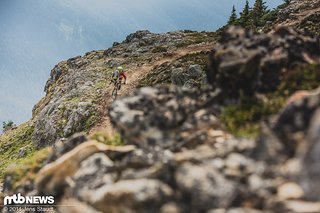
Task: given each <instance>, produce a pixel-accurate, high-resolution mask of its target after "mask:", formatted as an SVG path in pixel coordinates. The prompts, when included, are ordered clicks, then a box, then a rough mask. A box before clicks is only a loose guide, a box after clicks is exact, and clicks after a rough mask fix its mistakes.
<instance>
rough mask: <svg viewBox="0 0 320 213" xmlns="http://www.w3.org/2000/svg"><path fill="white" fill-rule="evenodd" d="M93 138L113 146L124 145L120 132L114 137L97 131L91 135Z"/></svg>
mask: <svg viewBox="0 0 320 213" xmlns="http://www.w3.org/2000/svg"><path fill="white" fill-rule="evenodd" d="M91 139H93V140H96V141H98V142H100V143H104V144H107V145H112V146H122V145H124V141H123V140H122V138H121V136H120V134H119V133H116V134H115V135H114V136H113V137H110V136H108V135H107V134H105V133H104V132H96V133H95V134H94V135H93V136H91Z"/></svg>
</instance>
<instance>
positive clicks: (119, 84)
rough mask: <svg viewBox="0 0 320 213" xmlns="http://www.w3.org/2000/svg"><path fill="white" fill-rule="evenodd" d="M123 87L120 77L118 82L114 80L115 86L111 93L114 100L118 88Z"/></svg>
mask: <svg viewBox="0 0 320 213" xmlns="http://www.w3.org/2000/svg"><path fill="white" fill-rule="evenodd" d="M120 88H121V80H120V79H118V80H117V81H116V82H114V87H113V90H112V93H111V97H112V99H113V100H115V99H116V98H117V95H118V90H119V89H120Z"/></svg>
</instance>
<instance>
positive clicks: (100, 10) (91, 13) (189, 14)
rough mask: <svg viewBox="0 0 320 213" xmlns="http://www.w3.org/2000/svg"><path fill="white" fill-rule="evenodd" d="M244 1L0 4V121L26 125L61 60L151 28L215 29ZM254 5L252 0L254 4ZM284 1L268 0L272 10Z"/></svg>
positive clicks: (23, 0)
mask: <svg viewBox="0 0 320 213" xmlns="http://www.w3.org/2000/svg"><path fill="white" fill-rule="evenodd" d="M244 2H245V0H117V1H114V0H28V1H27V0H0V122H1V121H5V120H9V119H11V120H13V121H14V122H16V123H21V122H23V121H26V120H28V119H29V118H30V117H31V110H32V107H33V106H34V105H35V104H36V103H37V101H38V100H40V98H41V97H43V96H44V93H43V88H44V85H45V82H46V80H47V79H48V77H49V74H50V70H51V69H52V68H53V67H54V65H55V64H57V63H58V62H59V61H61V60H65V59H68V58H70V57H73V56H77V55H83V54H84V53H85V52H88V51H91V50H95V49H105V48H107V47H110V46H111V44H112V43H113V42H114V41H122V40H123V39H124V38H125V36H126V35H127V34H129V33H131V32H134V31H136V30H141V29H148V30H150V31H152V32H167V31H172V30H178V29H191V30H199V31H202V30H207V31H212V30H215V29H217V28H218V27H220V26H222V25H223V24H224V23H226V21H227V19H228V16H229V15H230V11H231V8H232V5H235V6H236V8H237V9H238V10H239V9H240V8H242V6H243V4H244ZM250 2H251V4H252V2H253V0H251V1H250ZM281 2H282V0H269V1H267V3H268V5H269V6H270V7H274V6H276V5H278V4H280V3H281Z"/></svg>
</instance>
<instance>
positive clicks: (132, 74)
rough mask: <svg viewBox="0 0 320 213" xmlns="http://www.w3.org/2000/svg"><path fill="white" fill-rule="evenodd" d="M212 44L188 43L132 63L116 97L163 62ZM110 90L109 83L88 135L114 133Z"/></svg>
mask: <svg viewBox="0 0 320 213" xmlns="http://www.w3.org/2000/svg"><path fill="white" fill-rule="evenodd" d="M213 46H214V43H208V44H203V45H190V46H188V47H185V48H180V49H177V50H176V51H175V52H173V53H172V54H171V55H170V56H164V57H163V58H161V59H159V60H156V61H154V62H152V63H150V64H144V65H142V66H137V65H133V66H134V67H133V68H131V69H128V70H127V72H126V74H127V84H126V85H122V88H121V90H120V91H119V94H118V97H119V96H120V97H121V96H125V95H128V94H130V93H131V92H132V91H133V90H134V88H136V86H137V85H138V83H139V82H140V81H141V80H142V79H143V78H144V77H145V76H146V75H147V74H148V73H150V72H151V71H152V70H153V69H155V68H156V67H158V66H160V65H162V64H164V63H167V62H171V61H174V60H176V59H178V58H181V57H183V56H185V55H188V54H192V53H198V52H201V51H208V50H211V49H212V48H213ZM111 90H112V85H109V86H108V87H107V88H106V92H105V97H104V99H105V103H104V104H103V105H104V107H103V111H104V113H103V117H102V119H101V120H100V122H99V123H98V124H97V125H95V126H94V127H93V128H92V129H91V130H90V132H89V135H92V134H93V133H94V132H97V131H98V132H103V133H105V134H107V135H108V136H110V137H112V136H113V135H114V134H115V130H114V128H113V126H112V124H111V121H110V118H109V116H108V113H107V112H108V109H109V107H110V105H111V104H112V98H111V95H110V91H111Z"/></svg>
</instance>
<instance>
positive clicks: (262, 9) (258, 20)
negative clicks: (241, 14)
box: [251, 0, 267, 27]
mask: <svg viewBox="0 0 320 213" xmlns="http://www.w3.org/2000/svg"><path fill="white" fill-rule="evenodd" d="M266 13H267V6H266V2H265V1H263V0H256V1H255V3H254V6H253V8H252V12H251V17H252V23H253V25H254V26H255V27H259V26H261V25H262V17H263V16H264V15H265V14H266Z"/></svg>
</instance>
